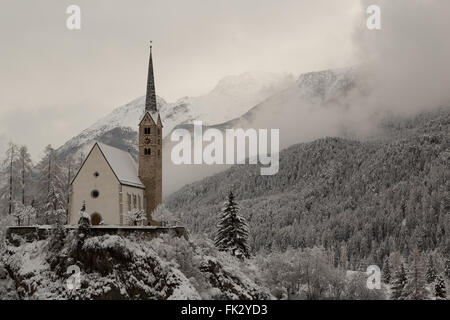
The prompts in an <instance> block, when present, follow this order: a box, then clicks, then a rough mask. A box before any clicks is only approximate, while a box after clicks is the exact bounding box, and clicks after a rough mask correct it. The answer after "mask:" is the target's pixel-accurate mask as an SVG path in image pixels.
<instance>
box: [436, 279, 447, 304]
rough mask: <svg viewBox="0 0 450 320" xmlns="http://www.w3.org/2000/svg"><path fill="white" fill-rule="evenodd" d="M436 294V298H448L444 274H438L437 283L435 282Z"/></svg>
mask: <svg viewBox="0 0 450 320" xmlns="http://www.w3.org/2000/svg"><path fill="white" fill-rule="evenodd" d="M434 296H435V297H436V300H446V299H447V288H446V287H445V281H444V277H443V276H442V275H438V276H436V283H435V284H434Z"/></svg>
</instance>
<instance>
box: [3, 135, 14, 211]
mask: <svg viewBox="0 0 450 320" xmlns="http://www.w3.org/2000/svg"><path fill="white" fill-rule="evenodd" d="M18 149H19V147H18V146H17V145H15V144H14V143H12V142H10V143H9V145H8V149H7V150H6V157H5V160H4V161H3V163H2V166H1V167H2V171H1V180H2V181H5V182H6V183H4V184H3V185H2V188H1V190H0V197H1V200H2V202H3V203H4V207H5V209H6V212H7V213H8V214H9V215H11V214H12V213H13V210H14V202H15V200H16V199H15V197H14V195H15V194H16V191H17V186H18V185H17V183H18V176H19V173H18V163H17V159H18Z"/></svg>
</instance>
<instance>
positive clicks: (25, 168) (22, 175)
mask: <svg viewBox="0 0 450 320" xmlns="http://www.w3.org/2000/svg"><path fill="white" fill-rule="evenodd" d="M32 165H33V164H32V161H31V155H30V153H29V152H28V148H27V147H26V146H21V147H20V149H19V155H18V166H19V184H20V189H21V190H20V191H21V196H22V199H21V200H22V205H25V200H26V190H27V189H30V184H31V183H30V180H31V171H32Z"/></svg>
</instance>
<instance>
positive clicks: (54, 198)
mask: <svg viewBox="0 0 450 320" xmlns="http://www.w3.org/2000/svg"><path fill="white" fill-rule="evenodd" d="M38 192H39V195H38V196H39V200H40V205H41V215H42V217H41V222H43V223H45V224H49V223H66V220H67V216H66V203H65V199H64V182H63V171H62V168H61V165H60V163H59V160H58V158H57V154H56V151H55V150H54V149H53V148H52V147H51V146H50V145H48V146H47V147H46V148H45V151H44V157H43V158H42V160H41V161H40V162H39V164H38Z"/></svg>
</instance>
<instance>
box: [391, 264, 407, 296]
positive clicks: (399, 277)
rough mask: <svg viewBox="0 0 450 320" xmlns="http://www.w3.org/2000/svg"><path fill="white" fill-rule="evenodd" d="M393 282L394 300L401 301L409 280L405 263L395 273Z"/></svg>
mask: <svg viewBox="0 0 450 320" xmlns="http://www.w3.org/2000/svg"><path fill="white" fill-rule="evenodd" d="M392 280H393V283H392V299H394V300H399V299H401V298H402V296H403V290H404V288H405V285H406V282H407V281H408V279H407V278H406V271H405V265H404V264H403V263H402V264H401V265H400V267H399V268H398V270H397V271H396V272H395V274H394V278H393V279H392Z"/></svg>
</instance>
